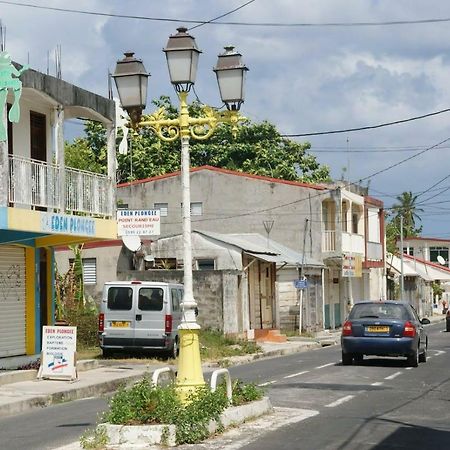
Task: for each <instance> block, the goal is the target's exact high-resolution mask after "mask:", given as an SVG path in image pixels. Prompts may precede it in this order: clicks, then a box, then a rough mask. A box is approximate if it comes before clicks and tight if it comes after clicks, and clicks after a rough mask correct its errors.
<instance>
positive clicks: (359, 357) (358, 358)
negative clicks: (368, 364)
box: [353, 353, 364, 364]
mask: <svg viewBox="0 0 450 450" xmlns="http://www.w3.org/2000/svg"><path fill="white" fill-rule="evenodd" d="M353 359H354V360H355V362H356V363H357V364H361V363H362V362H363V361H364V355H361V353H358V354H357V355H355V356H354V357H353Z"/></svg>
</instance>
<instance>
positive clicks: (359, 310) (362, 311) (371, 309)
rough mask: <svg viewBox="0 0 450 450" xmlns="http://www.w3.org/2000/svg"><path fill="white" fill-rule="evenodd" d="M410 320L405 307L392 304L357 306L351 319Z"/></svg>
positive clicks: (350, 316)
mask: <svg viewBox="0 0 450 450" xmlns="http://www.w3.org/2000/svg"><path fill="white" fill-rule="evenodd" d="M369 318H373V319H399V320H408V319H410V317H409V314H408V311H407V310H406V308H405V307H404V306H403V305H396V304H390V303H367V304H359V305H358V304H356V305H354V306H353V309H352V311H351V312H350V315H349V319H369Z"/></svg>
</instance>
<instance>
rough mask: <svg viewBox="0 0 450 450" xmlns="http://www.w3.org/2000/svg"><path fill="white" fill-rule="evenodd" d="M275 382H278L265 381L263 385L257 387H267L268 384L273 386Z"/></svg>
mask: <svg viewBox="0 0 450 450" xmlns="http://www.w3.org/2000/svg"><path fill="white" fill-rule="evenodd" d="M277 381H278V380H272V381H266V382H265V383H261V384H258V386H259V387H264V386H268V385H269V384H274V383H276V382H277Z"/></svg>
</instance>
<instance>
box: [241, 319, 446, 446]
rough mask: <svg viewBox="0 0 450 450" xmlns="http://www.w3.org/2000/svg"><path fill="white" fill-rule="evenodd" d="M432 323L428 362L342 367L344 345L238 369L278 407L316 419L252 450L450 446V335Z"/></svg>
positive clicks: (371, 361)
mask: <svg viewBox="0 0 450 450" xmlns="http://www.w3.org/2000/svg"><path fill="white" fill-rule="evenodd" d="M443 328H444V325H443V323H439V324H436V325H432V326H429V327H427V329H428V333H429V340H430V346H429V352H428V355H429V359H428V361H427V362H426V363H425V364H420V366H419V367H418V368H410V367H406V365H405V361H404V360H403V359H400V358H399V359H395V358H367V359H365V361H364V362H363V363H362V364H360V365H353V366H342V365H341V363H340V347H339V346H334V347H330V348H326V349H321V350H316V351H310V352H307V353H300V354H297V355H295V356H290V357H284V358H277V359H276V360H271V361H261V362H259V363H256V364H253V365H252V366H251V367H249V366H246V367H242V368H239V367H238V368H235V370H233V372H234V375H235V376H239V377H245V378H247V379H252V378H253V379H256V380H258V383H259V384H260V385H265V386H266V389H267V392H268V394H269V396H270V398H271V401H272V404H273V405H274V406H275V407H280V408H291V409H292V413H294V412H295V410H296V409H298V408H301V409H306V410H309V411H311V412H315V413H316V415H315V416H314V417H310V418H308V419H306V420H304V421H301V422H298V423H295V424H292V423H291V424H289V425H288V426H285V427H280V428H277V429H276V430H273V431H268V432H267V433H264V435H263V436H262V437H260V438H259V439H256V440H254V441H253V442H252V443H251V444H248V445H245V446H242V447H240V448H245V449H247V450H253V449H254V450H265V449H267V450H269V449H271V450H272V449H277V450H283V449H289V450H291V449H302V450H314V449H317V450H319V449H320V450H340V449H345V450H349V449H358V450H362V449H377V450H380V449H383V450H384V449H397V450H398V449H408V450H412V449H430V450H431V449H433V450H434V449H445V448H450V359H449V356H450V333H445V332H443Z"/></svg>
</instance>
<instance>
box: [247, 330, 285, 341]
mask: <svg viewBox="0 0 450 450" xmlns="http://www.w3.org/2000/svg"><path fill="white" fill-rule="evenodd" d="M254 333H255V341H256V342H280V343H283V342H287V337H286V336H285V335H284V334H281V333H280V330H275V329H268V328H264V329H262V330H254Z"/></svg>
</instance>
